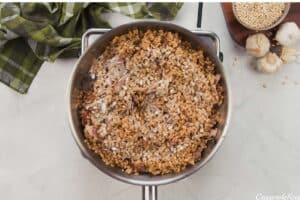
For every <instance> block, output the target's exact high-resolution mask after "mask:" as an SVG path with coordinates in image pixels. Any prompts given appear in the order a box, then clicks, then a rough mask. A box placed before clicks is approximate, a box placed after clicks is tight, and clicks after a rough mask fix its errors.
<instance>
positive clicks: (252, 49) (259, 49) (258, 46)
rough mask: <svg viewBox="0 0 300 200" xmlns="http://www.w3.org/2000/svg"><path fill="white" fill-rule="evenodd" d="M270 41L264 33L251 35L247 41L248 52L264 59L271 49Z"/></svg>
mask: <svg viewBox="0 0 300 200" xmlns="http://www.w3.org/2000/svg"><path fill="white" fill-rule="evenodd" d="M270 46H271V45H270V41H269V39H268V38H267V37H266V36H265V35H264V34H262V33H258V34H254V35H251V36H249V37H248V38H247V40H246V51H247V53H248V54H250V55H252V56H254V57H262V56H264V55H266V53H267V52H268V51H269V49H270Z"/></svg>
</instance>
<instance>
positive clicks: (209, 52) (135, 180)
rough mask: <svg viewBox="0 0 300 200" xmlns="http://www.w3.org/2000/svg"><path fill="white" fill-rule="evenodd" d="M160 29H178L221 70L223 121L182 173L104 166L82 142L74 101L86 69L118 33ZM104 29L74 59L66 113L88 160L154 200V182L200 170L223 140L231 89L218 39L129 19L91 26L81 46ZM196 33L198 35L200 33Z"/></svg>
mask: <svg viewBox="0 0 300 200" xmlns="http://www.w3.org/2000/svg"><path fill="white" fill-rule="evenodd" d="M135 28H138V29H141V30H146V29H149V28H151V29H163V30H168V31H172V32H177V33H179V34H180V35H181V37H182V38H183V39H184V40H187V41H189V42H191V44H192V46H193V48H196V49H203V50H204V52H205V54H206V56H208V57H209V58H210V59H211V60H212V61H213V62H214V63H215V65H216V71H217V72H218V73H219V74H221V77H222V78H221V84H223V86H224V88H225V101H224V103H223V106H222V107H221V108H220V110H219V112H220V114H221V116H222V121H221V123H220V124H219V125H218V129H219V135H218V139H217V142H216V143H215V144H211V145H209V147H208V148H207V149H206V150H205V152H204V153H203V157H202V159H201V160H200V161H199V162H197V163H196V164H195V165H194V166H190V167H188V168H187V169H185V170H184V171H182V172H181V173H178V174H170V175H161V176H151V175H147V174H143V175H128V174H126V173H125V172H123V171H122V170H121V169H119V168H113V167H109V166H106V165H105V164H104V163H103V161H102V160H101V158H100V157H99V156H98V155H96V154H94V153H93V152H92V151H91V150H89V149H88V148H87V146H86V144H85V143H84V137H83V129H82V126H81V121H80V118H79V115H78V108H77V105H78V103H79V98H78V94H79V92H80V91H81V90H84V89H85V85H86V83H87V82H88V81H89V80H88V71H89V68H90V66H91V63H92V61H93V59H94V58H97V57H98V56H99V55H100V54H101V53H102V52H103V51H104V49H105V47H106V46H107V44H108V43H109V41H111V40H112V38H114V37H115V36H117V35H121V34H124V33H126V32H128V31H129V30H132V29H135ZM97 32H99V33H104V32H106V33H105V34H103V35H102V36H101V37H100V38H99V39H97V40H96V41H95V42H93V44H91V45H90V46H89V48H88V49H86V50H85V51H84V52H83V54H82V55H81V57H80V58H79V60H78V61H77V63H76V65H75V67H74V70H73V72H72V74H71V78H70V81H69V87H68V91H67V92H68V94H67V95H68V115H69V122H70V127H71V131H72V134H73V137H74V139H75V141H76V143H77V145H78V146H79V148H80V150H81V152H82V154H83V156H84V157H86V158H87V159H88V160H89V161H91V162H92V163H93V164H94V165H95V166H96V167H97V168H98V169H99V170H100V171H102V172H104V173H106V174H107V175H109V176H111V177H113V178H115V179H118V180H120V181H123V182H126V183H130V184H135V185H141V186H142V191H143V199H144V200H155V199H157V186H158V185H163V184H168V183H172V182H175V181H178V180H180V179H183V178H185V177H187V176H189V175H191V174H193V173H194V172H196V171H197V170H199V169H200V168H201V167H202V166H203V165H205V164H206V163H207V162H208V160H210V159H211V158H212V157H213V155H214V154H215V153H216V151H217V149H218V148H219V147H220V145H221V143H222V141H223V140H224V137H225V134H226V130H227V126H228V123H229V118H230V92H229V87H228V81H227V77H226V75H225V73H224V70H223V65H222V63H221V61H220V59H219V53H220V51H219V48H220V44H219V39H218V37H217V36H216V35H215V34H214V33H212V32H208V31H196V32H191V31H189V30H187V29H184V28H182V27H179V26H177V25H174V24H170V23H162V22H137V23H130V24H125V25H122V26H119V27H116V28H114V29H112V30H109V31H108V30H103V29H93V30H90V31H88V32H87V33H86V34H85V35H84V36H83V40H82V45H83V50H84V48H85V47H86V46H87V40H86V39H87V36H88V35H89V34H91V33H97ZM199 35H200V36H201V37H199ZM205 38H206V39H207V38H208V39H212V40H213V41H214V43H215V45H214V47H211V46H209V45H208V43H207V40H206V39H205Z"/></svg>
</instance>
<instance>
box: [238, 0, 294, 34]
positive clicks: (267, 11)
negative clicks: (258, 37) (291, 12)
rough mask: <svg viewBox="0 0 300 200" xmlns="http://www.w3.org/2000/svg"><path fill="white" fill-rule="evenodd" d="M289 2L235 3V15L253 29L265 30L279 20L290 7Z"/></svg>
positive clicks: (243, 23)
mask: <svg viewBox="0 0 300 200" xmlns="http://www.w3.org/2000/svg"><path fill="white" fill-rule="evenodd" d="M288 6H289V5H288V4H287V3H270V2H269V3H267V2H265V3H244V2H242V3H233V11H234V14H235V17H236V18H237V20H238V21H240V23H241V24H242V25H244V26H245V27H247V28H250V29H253V30H265V29H268V28H270V27H272V26H273V25H274V24H276V23H277V22H279V20H281V19H282V17H283V15H284V14H285V9H287V8H288Z"/></svg>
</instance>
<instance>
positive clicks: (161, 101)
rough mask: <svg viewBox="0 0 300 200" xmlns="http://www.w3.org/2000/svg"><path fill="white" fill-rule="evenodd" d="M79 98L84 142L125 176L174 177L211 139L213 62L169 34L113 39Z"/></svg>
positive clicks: (219, 91) (217, 90)
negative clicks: (150, 175)
mask: <svg viewBox="0 0 300 200" xmlns="http://www.w3.org/2000/svg"><path fill="white" fill-rule="evenodd" d="M89 73H90V75H91V77H92V79H94V81H93V85H92V88H91V89H89V90H88V91H85V92H84V93H83V96H82V104H81V108H80V116H81V119H82V125H83V127H84V136H85V142H86V144H87V145H88V147H89V148H90V149H91V150H93V151H94V152H95V153H96V154H98V155H99V156H100V157H101V159H102V160H103V161H104V162H105V163H106V164H107V165H109V166H114V167H119V168H121V169H122V170H124V171H125V172H126V173H128V174H138V173H149V174H153V175H158V174H168V173H177V172H180V171H182V170H184V169H185V168H186V167H187V166H189V165H194V164H195V163H196V162H197V161H199V160H200V159H201V154H202V152H203V151H204V150H205V148H206V147H207V145H208V143H210V142H215V141H216V139H217V134H218V129H217V125H218V123H219V118H220V116H219V114H218V108H219V107H220V106H221V105H222V103H223V99H224V97H223V93H224V88H223V87H222V85H221V83H220V78H221V77H220V75H219V74H217V73H216V71H215V65H214V63H213V62H212V61H211V60H210V59H209V58H208V57H206V56H205V53H204V52H203V51H202V50H195V49H193V48H192V47H191V45H190V43H188V42H186V41H184V40H182V39H181V38H180V36H179V35H178V34H177V33H172V32H168V31H163V30H159V31H158V30H147V31H141V30H133V31H130V32H128V33H126V34H123V35H121V36H116V37H115V38H114V39H113V40H112V41H111V42H110V44H109V45H108V46H107V47H106V49H105V51H104V52H103V53H102V54H101V55H100V56H99V57H98V58H97V59H96V60H95V61H94V63H93V65H92V66H91V69H90V72H89Z"/></svg>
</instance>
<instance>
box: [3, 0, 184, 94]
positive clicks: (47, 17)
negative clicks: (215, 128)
mask: <svg viewBox="0 0 300 200" xmlns="http://www.w3.org/2000/svg"><path fill="white" fill-rule="evenodd" d="M181 6H182V3H1V4H0V81H2V82H3V83H4V84H6V85H8V86H9V87H11V88H13V89H15V90H16V91H18V92H20V93H26V92H27V91H28V88H29V87H30V84H31V82H32V80H33V79H34V77H35V75H36V74H37V72H38V71H39V69H40V67H41V65H42V63H43V62H44V61H50V62H53V61H55V60H56V59H57V58H58V57H76V56H78V53H79V50H80V42H81V41H80V39H81V36H82V34H83V33H84V32H85V31H86V30H87V29H89V28H92V27H98V28H100V27H101V28H104V27H110V25H109V23H108V22H106V21H104V20H103V19H102V17H101V15H102V14H103V13H105V12H119V13H122V14H124V15H127V16H130V17H133V18H155V19H158V20H172V19H173V18H174V17H175V16H176V14H177V12H178V10H179V9H180V8H181Z"/></svg>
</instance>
